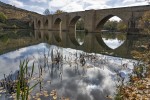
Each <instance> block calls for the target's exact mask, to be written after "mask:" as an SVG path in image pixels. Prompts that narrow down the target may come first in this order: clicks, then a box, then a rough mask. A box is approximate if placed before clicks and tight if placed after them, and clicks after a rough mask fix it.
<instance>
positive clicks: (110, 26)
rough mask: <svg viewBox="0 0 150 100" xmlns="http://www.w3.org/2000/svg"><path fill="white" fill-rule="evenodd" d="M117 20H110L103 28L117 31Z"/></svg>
mask: <svg viewBox="0 0 150 100" xmlns="http://www.w3.org/2000/svg"><path fill="white" fill-rule="evenodd" d="M117 23H118V22H117V21H110V20H108V21H107V22H106V23H105V24H104V26H103V29H104V30H109V31H116V30H117Z"/></svg>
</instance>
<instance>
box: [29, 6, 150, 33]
mask: <svg viewBox="0 0 150 100" xmlns="http://www.w3.org/2000/svg"><path fill="white" fill-rule="evenodd" d="M149 10H150V5H146V6H134V7H123V8H111V9H100V10H86V11H80V12H71V13H66V12H65V13H61V14H54V15H48V16H42V17H36V18H33V20H32V22H31V23H32V24H33V25H34V29H41V30H43V29H46V30H51V31H60V30H62V31H69V32H74V31H75V24H76V22H77V21H78V19H79V18H82V19H83V20H84V28H85V30H87V32H90V33H91V32H99V31H100V29H101V27H102V26H103V24H104V23H105V22H106V21H107V20H108V19H109V18H111V17H113V16H118V17H119V18H121V19H122V20H123V21H124V23H125V24H126V25H127V27H128V29H130V30H132V29H136V28H138V26H137V22H138V20H139V19H140V18H141V17H142V15H143V13H144V12H146V11H149Z"/></svg>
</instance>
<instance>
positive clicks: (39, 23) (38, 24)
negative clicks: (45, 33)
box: [37, 20, 42, 29]
mask: <svg viewBox="0 0 150 100" xmlns="http://www.w3.org/2000/svg"><path fill="white" fill-rule="evenodd" d="M41 24H42V23H41V20H38V21H37V28H38V29H40V28H41Z"/></svg>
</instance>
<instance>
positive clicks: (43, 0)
mask: <svg viewBox="0 0 150 100" xmlns="http://www.w3.org/2000/svg"><path fill="white" fill-rule="evenodd" d="M30 1H31V2H38V3H46V2H47V0H30Z"/></svg>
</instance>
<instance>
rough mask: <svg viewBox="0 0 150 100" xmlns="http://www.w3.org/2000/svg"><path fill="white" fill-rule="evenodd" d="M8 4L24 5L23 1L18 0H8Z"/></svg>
mask: <svg viewBox="0 0 150 100" xmlns="http://www.w3.org/2000/svg"><path fill="white" fill-rule="evenodd" d="M8 2H9V4H11V5H14V6H16V7H24V4H23V2H20V1H18V0H8Z"/></svg>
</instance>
